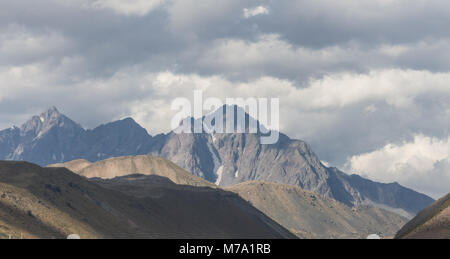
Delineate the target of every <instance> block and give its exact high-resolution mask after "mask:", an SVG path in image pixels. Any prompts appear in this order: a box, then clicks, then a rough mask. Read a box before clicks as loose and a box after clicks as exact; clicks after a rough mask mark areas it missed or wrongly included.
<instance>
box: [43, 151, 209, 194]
mask: <svg viewBox="0 0 450 259" xmlns="http://www.w3.org/2000/svg"><path fill="white" fill-rule="evenodd" d="M48 167H65V168H67V169H69V170H71V171H72V172H75V173H77V174H79V175H82V176H85V177H87V178H103V179H112V178H116V177H120V176H126V175H130V174H142V175H158V176H162V177H166V178H168V179H169V180H171V181H172V182H174V183H176V184H180V185H191V186H208V187H215V185H214V184H212V183H210V182H208V181H206V180H204V179H202V178H199V177H196V176H194V175H192V174H190V173H189V172H187V171H185V170H184V169H182V168H180V167H179V166H177V165H175V164H174V163H172V162H170V161H169V160H167V159H164V158H160V157H155V156H150V155H141V156H126V157H115V158H109V159H106V160H103V161H99V162H96V163H90V162H88V161H86V160H76V161H72V162H68V163H62V164H53V165H49V166H48Z"/></svg>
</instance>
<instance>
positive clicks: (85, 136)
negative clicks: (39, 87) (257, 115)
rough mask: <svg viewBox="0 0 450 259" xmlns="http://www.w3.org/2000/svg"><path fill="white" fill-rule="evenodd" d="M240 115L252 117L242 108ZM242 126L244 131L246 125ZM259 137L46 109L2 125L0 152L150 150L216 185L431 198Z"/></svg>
mask: <svg viewBox="0 0 450 259" xmlns="http://www.w3.org/2000/svg"><path fill="white" fill-rule="evenodd" d="M246 119H247V122H248V121H250V120H252V118H251V117H249V116H248V114H246ZM224 124H226V123H224ZM241 126H242V125H241ZM244 127H245V128H246V129H247V130H248V125H246V126H244ZM260 136H261V133H260V132H258V133H251V134H250V133H231V134H222V133H220V134H219V133H212V134H207V133H199V134H175V133H173V132H171V133H168V134H161V135H157V136H155V137H152V136H150V135H149V134H148V133H147V131H146V130H145V129H143V128H142V127H141V126H139V125H138V124H137V123H136V122H134V121H133V120H132V119H125V120H122V121H117V122H113V123H109V124H106V125H102V126H99V127H97V128H95V129H93V130H84V129H83V128H82V127H81V126H79V125H78V124H76V123H75V122H73V121H72V120H70V119H68V118H67V117H65V116H64V115H62V114H60V113H59V112H58V111H57V110H56V109H55V108H52V109H50V110H49V111H47V112H46V113H44V114H42V115H41V116H35V117H33V118H32V119H31V120H30V121H28V122H27V123H25V124H24V125H23V126H22V127H20V128H11V129H7V130H3V131H0V159H7V160H26V161H29V162H33V163H37V164H40V165H47V164H52V163H61V162H67V161H71V160H75V159H87V160H89V161H91V162H95V161H99V160H103V159H106V158H110V157H118V156H125V155H142V154H153V155H156V156H160V157H164V158H167V159H169V160H171V161H173V162H174V163H175V164H177V165H178V166H180V167H182V168H183V169H185V170H187V171H189V172H191V173H192V174H194V175H196V176H200V177H202V178H204V179H206V180H208V181H210V182H213V183H216V184H218V185H221V186H230V185H234V184H237V183H242V182H245V181H252V180H258V181H271V182H277V183H282V184H289V185H295V186H299V187H301V188H302V189H305V190H309V191H313V192H316V193H318V194H321V195H323V196H325V197H330V198H334V199H336V200H338V201H340V202H343V203H344V204H346V205H349V206H354V205H361V204H374V205H379V206H381V207H384V208H388V209H389V208H391V209H394V210H397V211H403V212H405V213H407V214H415V213H417V212H418V211H420V210H421V209H423V208H425V207H426V206H428V205H429V204H431V203H432V202H433V199H431V198H429V197H428V196H426V195H423V194H420V193H417V192H415V191H413V190H410V189H407V188H405V187H402V186H400V185H398V184H381V183H376V182H372V181H369V180H367V179H364V178H361V177H359V176H356V175H351V176H350V175H347V174H345V173H343V172H341V171H339V170H338V169H336V168H328V167H326V166H324V165H323V164H322V163H321V162H320V160H319V158H318V157H317V156H316V155H315V154H314V152H313V151H312V149H311V147H310V146H309V145H308V144H307V143H305V142H303V141H300V140H294V139H290V138H289V137H288V136H286V135H284V134H280V139H279V141H278V142H277V143H276V144H273V145H261V144H260Z"/></svg>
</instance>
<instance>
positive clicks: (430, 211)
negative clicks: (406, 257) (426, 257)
mask: <svg viewBox="0 0 450 259" xmlns="http://www.w3.org/2000/svg"><path fill="white" fill-rule="evenodd" d="M396 238H407V239H408V238H419V239H423V238H426V239H450V194H447V196H445V197H443V198H441V199H439V200H438V201H436V202H434V203H433V204H432V205H430V206H429V207H427V208H426V209H424V210H422V211H421V212H419V214H417V216H416V217H415V218H413V219H412V220H411V221H410V222H408V224H406V225H405V226H404V227H403V228H402V229H401V230H400V231H399V232H398V233H397V236H396Z"/></svg>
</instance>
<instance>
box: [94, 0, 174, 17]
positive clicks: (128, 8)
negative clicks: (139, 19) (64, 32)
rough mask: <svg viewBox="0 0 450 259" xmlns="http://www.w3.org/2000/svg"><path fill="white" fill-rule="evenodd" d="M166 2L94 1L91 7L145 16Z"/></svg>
mask: <svg viewBox="0 0 450 259" xmlns="http://www.w3.org/2000/svg"><path fill="white" fill-rule="evenodd" d="M165 1H166V0H93V1H91V2H89V5H90V6H91V7H93V8H98V9H110V10H113V11H115V12H116V13H119V14H123V15H138V16H143V15H146V14H147V13H149V12H151V11H152V10H154V9H155V8H157V7H159V6H161V5H162V4H164V2H165Z"/></svg>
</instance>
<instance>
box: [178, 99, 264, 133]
mask: <svg viewBox="0 0 450 259" xmlns="http://www.w3.org/2000/svg"><path fill="white" fill-rule="evenodd" d="M257 112H258V113H259V114H249V112H247V110H246V109H245V108H243V107H241V106H239V105H236V104H231V105H230V104H225V105H223V106H221V107H219V108H217V109H216V110H214V111H212V112H210V113H207V114H204V115H203V116H202V117H201V118H194V117H186V118H184V119H183V120H181V121H180V124H179V128H178V129H175V130H174V131H175V132H179V131H183V132H186V129H187V128H188V125H189V124H187V123H190V127H191V132H198V130H199V128H196V127H198V126H197V125H201V127H200V128H201V130H202V132H203V133H253V134H257V135H261V134H267V133H268V132H269V130H268V129H267V127H266V126H267V125H264V124H263V123H261V122H260V121H259V120H258V115H259V116H260V115H261V114H260V111H257ZM218 118H222V126H221V127H222V131H223V132H216V130H217V128H220V126H218V124H217V123H218V121H216V120H217V119H218ZM231 121H233V123H231ZM196 123H198V124H196ZM229 127H233V130H228V128H229ZM196 129H197V130H196Z"/></svg>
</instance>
